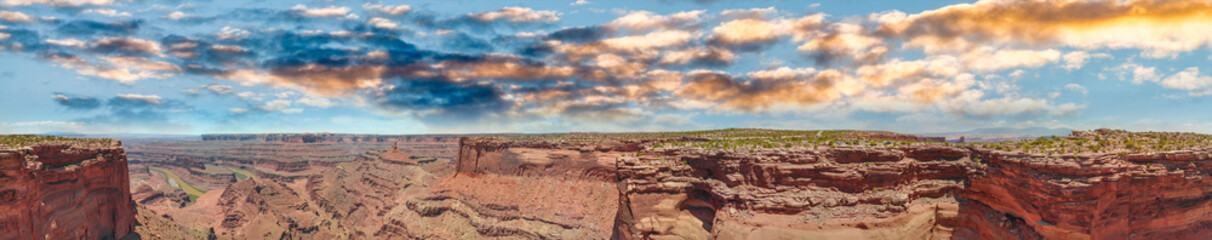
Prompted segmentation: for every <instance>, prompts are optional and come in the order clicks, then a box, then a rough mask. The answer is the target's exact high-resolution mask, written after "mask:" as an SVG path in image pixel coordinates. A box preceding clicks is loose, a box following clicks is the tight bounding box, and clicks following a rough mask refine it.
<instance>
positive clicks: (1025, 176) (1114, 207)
mask: <svg viewBox="0 0 1212 240" xmlns="http://www.w3.org/2000/svg"><path fill="white" fill-rule="evenodd" d="M1210 154H1212V151H1208V150H1186V151H1177V152H1171V153H1165V154H1138V155H1119V154H1097V155H1079V156H1077V157H1073V156H1069V157H1057V156H1048V155H1042V154H1037V155H1031V154H1018V153H1008V152H999V151H990V150H984V149H978V148H957V147H942V146H924V147H923V146H910V147H902V148H895V149H891V150H889V149H879V148H833V149H827V150H807V149H770V150H763V151H757V152H753V153H748V152H731V151H700V150H683V149H671V150H665V151H651V152H645V153H644V154H643V156H641V157H623V158H620V160H619V162H618V164H619V180H620V184H619V192H620V193H621V194H622V195H623V196H621V197H620V208H619V214H618V216H619V217H618V223H617V225H616V231H617V232H616V233H615V234H616V236H618V237H619V238H621V239H633V238H659V237H662V236H667V237H689V238H695V239H702V238H712V239H778V238H791V237H794V238H831V239H832V238H864V239H880V238H883V239H943V238H957V239H1126V238H1132V239H1158V238H1160V239H1197V238H1201V237H1200V236H1204V237H1206V236H1210V235H1212V201H1210V200H1212V175H1210V173H1212V168H1210V166H1212V157H1210V156H1212V155H1210ZM978 160H979V161H978Z"/></svg>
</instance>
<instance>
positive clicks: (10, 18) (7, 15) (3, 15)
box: [0, 10, 34, 22]
mask: <svg viewBox="0 0 1212 240" xmlns="http://www.w3.org/2000/svg"><path fill="white" fill-rule="evenodd" d="M0 20H4V21H5V22H32V21H34V17H30V16H29V15H25V14H24V13H21V12H10V11H4V10H0Z"/></svg>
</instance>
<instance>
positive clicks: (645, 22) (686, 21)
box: [606, 10, 707, 30]
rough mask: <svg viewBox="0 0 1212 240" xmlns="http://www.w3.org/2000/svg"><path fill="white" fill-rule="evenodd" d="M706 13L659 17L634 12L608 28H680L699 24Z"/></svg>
mask: <svg viewBox="0 0 1212 240" xmlns="http://www.w3.org/2000/svg"><path fill="white" fill-rule="evenodd" d="M706 12H707V11H704V10H696V11H685V12H678V13H674V14H671V15H657V14H656V13H653V12H649V11H632V12H629V13H627V15H623V16H622V17H619V18H617V19H614V21H610V23H607V24H606V26H608V27H611V28H621V29H629V30H652V29H658V28H678V27H682V26H685V25H691V24H695V23H698V22H699V18H700V17H701V16H702V15H703V14H704V13H706Z"/></svg>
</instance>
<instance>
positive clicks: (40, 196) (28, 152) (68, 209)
mask: <svg viewBox="0 0 1212 240" xmlns="http://www.w3.org/2000/svg"><path fill="white" fill-rule="evenodd" d="M129 181H130V180H129V178H128V176H127V167H126V156H125V154H124V152H123V149H122V148H121V147H120V146H116V145H115V146H108V147H100V148H91V147H90V148H82V147H75V146H71V145H62V144H43V145H36V146H33V147H27V148H19V149H6V150H0V239H114V238H122V237H125V236H127V234H130V233H131V232H132V230H133V227H134V214H135V212H134V204H133V202H132V201H131V195H130V183H129Z"/></svg>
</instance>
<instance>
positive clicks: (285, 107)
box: [257, 99, 303, 114]
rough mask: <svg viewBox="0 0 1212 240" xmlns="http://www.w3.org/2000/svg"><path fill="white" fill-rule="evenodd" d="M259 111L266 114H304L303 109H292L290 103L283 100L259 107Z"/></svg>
mask: <svg viewBox="0 0 1212 240" xmlns="http://www.w3.org/2000/svg"><path fill="white" fill-rule="evenodd" d="M257 109H258V110H261V111H266V112H282V113H286V114H295V113H302V112H303V109H302V108H290V101H287V100H281V99H278V100H273V101H269V102H266V103H265V105H261V106H257Z"/></svg>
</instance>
